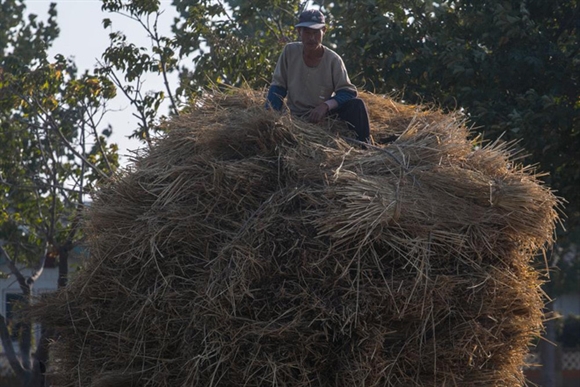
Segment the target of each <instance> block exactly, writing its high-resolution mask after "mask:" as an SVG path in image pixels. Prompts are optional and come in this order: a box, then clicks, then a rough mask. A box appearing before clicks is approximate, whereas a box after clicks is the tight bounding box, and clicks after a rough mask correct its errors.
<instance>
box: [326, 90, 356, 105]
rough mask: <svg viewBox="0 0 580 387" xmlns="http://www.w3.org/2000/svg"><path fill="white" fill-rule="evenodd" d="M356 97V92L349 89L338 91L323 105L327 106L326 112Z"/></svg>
mask: <svg viewBox="0 0 580 387" xmlns="http://www.w3.org/2000/svg"><path fill="white" fill-rule="evenodd" d="M356 96H357V92H356V91H354V90H350V89H342V90H338V91H337V92H336V93H335V94H334V96H333V97H332V98H331V99H329V100H328V101H325V102H324V103H325V104H327V105H328V110H332V109H336V108H337V107H339V106H342V105H343V104H344V103H345V102H346V101H348V100H351V99H353V98H355V97H356Z"/></svg>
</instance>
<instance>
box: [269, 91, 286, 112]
mask: <svg viewBox="0 0 580 387" xmlns="http://www.w3.org/2000/svg"><path fill="white" fill-rule="evenodd" d="M287 93H288V92H287V90H286V88H284V87H282V86H278V85H270V89H268V97H267V99H268V100H267V102H266V109H270V108H271V109H274V110H278V111H280V110H282V106H284V98H286V94H287Z"/></svg>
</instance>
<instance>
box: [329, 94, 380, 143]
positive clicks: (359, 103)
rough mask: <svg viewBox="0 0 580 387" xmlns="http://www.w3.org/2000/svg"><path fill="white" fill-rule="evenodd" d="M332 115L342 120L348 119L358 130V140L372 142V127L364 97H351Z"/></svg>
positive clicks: (355, 129) (351, 125) (349, 123)
mask: <svg viewBox="0 0 580 387" xmlns="http://www.w3.org/2000/svg"><path fill="white" fill-rule="evenodd" d="M330 115H331V116H332V115H334V116H338V118H340V119H341V120H343V121H346V122H347V123H348V125H349V126H350V127H351V128H352V129H354V131H355V132H356V135H357V140H359V141H363V142H370V136H371V127H370V124H369V114H368V112H367V107H366V105H365V103H364V101H363V100H362V99H360V98H353V99H349V100H348V101H346V102H345V103H344V104H343V105H342V106H340V107H338V108H336V109H334V110H332V111H331V112H330Z"/></svg>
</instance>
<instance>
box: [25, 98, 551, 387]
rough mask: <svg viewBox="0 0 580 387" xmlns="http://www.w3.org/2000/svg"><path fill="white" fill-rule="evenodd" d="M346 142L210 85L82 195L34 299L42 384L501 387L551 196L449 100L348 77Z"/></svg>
mask: <svg viewBox="0 0 580 387" xmlns="http://www.w3.org/2000/svg"><path fill="white" fill-rule="evenodd" d="M363 98H364V99H365V101H366V103H367V105H368V107H369V111H370V115H371V121H372V122H373V128H372V135H373V137H374V139H375V140H376V141H377V143H379V142H380V141H379V140H380V139H381V138H392V136H393V135H395V136H398V138H397V139H396V141H394V142H392V143H390V144H389V145H385V146H379V147H378V149H377V147H375V146H369V147H367V149H362V148H361V147H358V146H352V145H351V144H349V143H348V142H347V141H345V140H344V139H343V138H342V137H341V136H348V135H349V132H348V130H347V129H346V127H345V126H344V125H342V124H340V123H337V122H330V123H329V124H328V125H327V126H324V125H323V126H319V125H312V124H308V123H305V122H303V121H300V120H297V119H293V118H292V117H290V116H287V115H283V116H280V115H278V114H277V113H276V112H272V111H266V110H264V109H263V108H262V106H263V98H262V96H261V95H260V94H259V93H256V92H253V91H250V90H232V91H231V92H230V93H221V92H212V93H209V94H208V95H206V96H205V97H204V98H202V99H200V100H199V101H197V103H196V104H193V105H192V106H191V107H190V110H191V111H190V112H189V113H188V114H185V115H182V116H180V117H179V118H175V119H172V120H171V121H169V122H167V123H166V124H165V125H166V127H165V129H167V134H166V135H165V136H164V137H163V138H161V139H159V140H158V141H157V142H156V144H155V146H154V147H153V148H152V149H151V150H150V151H148V152H146V153H145V154H143V155H141V156H139V157H137V159H136V160H135V163H134V166H133V168H132V169H131V170H129V171H127V172H126V173H125V174H124V175H123V176H120V177H119V178H118V179H117V180H116V181H115V182H113V183H111V184H109V185H108V186H106V187H103V188H102V189H100V191H99V192H97V194H96V197H95V200H94V203H93V205H92V206H91V207H90V209H89V211H88V218H87V221H86V227H85V232H86V233H87V236H88V240H89V242H90V244H89V247H90V259H89V260H88V261H87V262H86V265H85V266H84V268H83V269H82V270H81V271H80V272H79V273H78V274H77V275H76V276H75V278H74V279H73V280H72V281H71V283H70V285H69V286H68V287H67V288H66V289H64V290H62V291H60V292H58V293H56V294H54V295H51V296H49V297H47V298H45V299H44V300H43V301H42V303H41V304H40V305H39V306H38V309H37V310H36V313H37V315H39V316H40V320H42V321H43V323H44V324H46V325H47V326H50V327H52V328H54V329H55V330H56V331H57V332H58V334H59V339H58V340H57V341H56V342H55V343H54V345H53V347H52V359H54V360H53V363H52V372H53V374H54V377H55V378H56V383H57V385H59V386H94V387H97V386H99V387H103V386H122V385H139V386H171V387H174V386H295V387H298V386H438V387H440V386H516V385H522V383H523V374H522V367H523V365H524V357H525V355H526V353H527V350H528V345H529V343H530V341H531V340H532V339H534V338H536V337H537V336H538V334H539V332H540V330H541V325H542V308H543V305H544V300H543V298H542V292H541V289H540V285H541V279H540V274H539V271H537V270H536V269H535V268H534V267H533V265H532V261H533V258H534V256H535V255H536V254H538V253H540V252H542V251H543V249H544V248H546V247H548V245H549V244H551V243H552V242H553V240H552V238H553V235H554V225H555V222H556V221H557V220H558V214H557V208H558V206H559V203H558V199H557V198H556V197H555V196H554V195H553V194H552V193H551V192H550V190H549V189H547V188H546V187H544V186H543V185H542V184H540V182H539V180H538V178H537V176H535V175H534V174H533V173H532V172H531V170H530V169H529V168H527V167H524V166H519V165H517V164H516V163H514V162H513V160H512V159H511V157H510V152H509V151H510V150H509V147H506V146H502V145H500V144H491V145H488V146H485V147H476V146H474V145H475V144H474V143H473V142H472V141H470V140H469V130H468V129H467V128H466V127H465V125H464V123H463V122H462V121H461V119H460V118H459V117H458V116H455V115H452V114H449V115H445V114H442V113H440V112H437V111H434V110H423V109H421V107H419V106H409V105H404V104H399V103H396V102H394V101H393V100H391V99H389V98H382V97H379V96H375V95H370V94H364V95H363Z"/></svg>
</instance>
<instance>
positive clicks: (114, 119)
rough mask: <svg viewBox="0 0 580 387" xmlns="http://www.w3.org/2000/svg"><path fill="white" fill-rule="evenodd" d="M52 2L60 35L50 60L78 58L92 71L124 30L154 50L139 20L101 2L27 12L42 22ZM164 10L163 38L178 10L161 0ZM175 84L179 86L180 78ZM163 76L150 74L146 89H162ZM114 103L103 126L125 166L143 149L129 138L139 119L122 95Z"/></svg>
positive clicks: (61, 1) (31, 1)
mask: <svg viewBox="0 0 580 387" xmlns="http://www.w3.org/2000/svg"><path fill="white" fill-rule="evenodd" d="M50 3H57V6H56V9H57V17H56V21H57V24H58V26H59V28H60V35H59V37H58V38H57V39H56V41H55V43H54V45H53V47H52V48H51V49H50V50H49V58H50V59H54V56H55V55H56V54H62V55H64V56H65V57H66V58H72V59H74V62H75V63H76V65H77V67H78V68H79V72H80V73H82V72H84V70H92V69H93V68H94V67H95V65H96V63H97V61H98V60H99V59H100V56H101V54H102V53H103V52H104V51H105V49H106V48H107V47H108V45H109V36H108V34H109V33H110V32H112V31H121V32H123V33H124V34H125V35H127V39H128V41H129V42H132V43H135V44H136V45H137V46H139V47H147V48H149V47H150V43H149V39H148V37H147V34H146V33H145V31H144V30H143V29H142V27H141V26H140V25H139V24H138V23H137V22H135V21H133V20H130V19H128V18H126V17H123V16H120V15H116V14H111V13H108V12H103V11H101V4H102V3H101V1H100V0H52V1H51V0H24V4H25V5H26V12H27V13H33V14H36V15H38V17H39V20H47V19H48V9H49V5H50ZM161 9H165V12H164V13H163V14H162V15H161V17H160V18H159V21H158V27H159V31H160V33H161V34H162V35H170V26H171V24H172V22H173V17H174V15H175V11H174V10H173V9H172V7H171V1H170V0H167V1H161ZM104 18H109V19H111V21H112V26H111V27H109V28H108V29H104V28H103V24H102V21H103V19H104ZM172 82H174V84H177V75H174V77H173V78H172ZM162 89H163V82H162V79H161V76H156V75H153V74H150V75H148V76H147V79H146V82H145V90H162ZM117 94H118V96H117V97H116V98H115V99H114V100H113V101H111V102H110V104H109V109H111V110H113V111H112V112H109V113H107V115H106V116H105V119H104V121H103V123H102V128H100V129H104V128H105V127H106V126H107V125H108V124H110V125H111V126H112V127H113V134H112V136H111V139H110V142H114V143H117V144H118V145H119V155H120V156H121V163H122V164H123V163H127V160H128V156H129V155H130V151H132V150H136V149H137V148H139V147H140V146H142V145H141V144H140V143H139V142H138V141H137V140H130V139H128V136H129V135H130V134H131V133H132V132H133V131H134V130H135V129H136V128H137V119H136V118H135V117H133V116H132V113H133V110H132V109H131V107H130V106H129V102H128V101H127V99H126V98H125V97H124V96H121V95H120V93H117ZM167 109H168V105H164V106H162V107H161V108H160V112H161V114H167V111H168V110H167Z"/></svg>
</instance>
